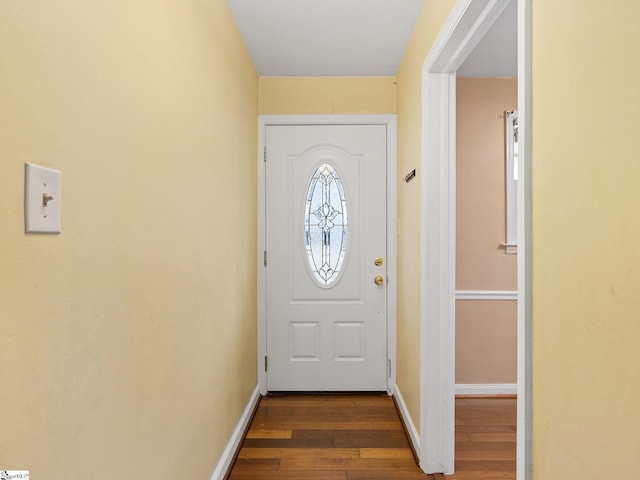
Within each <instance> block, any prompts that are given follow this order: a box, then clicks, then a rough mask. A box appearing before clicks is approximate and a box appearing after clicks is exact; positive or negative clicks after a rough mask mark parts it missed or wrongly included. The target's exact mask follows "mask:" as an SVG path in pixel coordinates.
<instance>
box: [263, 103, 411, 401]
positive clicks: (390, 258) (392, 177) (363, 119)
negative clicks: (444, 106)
mask: <svg viewBox="0 0 640 480" xmlns="http://www.w3.org/2000/svg"><path fill="white" fill-rule="evenodd" d="M258 125H259V131H258V145H259V150H258V151H259V155H258V384H259V386H260V393H261V394H262V395H265V394H266V393H267V372H266V371H265V360H264V359H265V356H266V354H267V293H266V272H265V266H264V263H263V255H264V252H265V227H266V224H265V208H266V197H265V195H266V191H265V162H264V158H265V154H264V152H265V141H266V139H265V131H266V127H267V126H272V125H385V126H386V127H387V290H386V291H387V355H388V359H389V360H390V361H391V364H390V365H391V368H390V372H389V377H388V378H387V391H388V392H389V393H392V387H393V385H395V382H396V302H397V300H396V299H397V291H396V289H397V286H396V285H397V275H396V270H397V260H396V259H397V248H398V247H397V242H398V240H397V238H398V237H397V230H398V229H397V218H398V214H397V211H398V206H397V205H398V203H397V181H396V180H397V163H398V160H397V121H396V115H395V114H393V115H391V114H390V115H260V117H259V124H258Z"/></svg>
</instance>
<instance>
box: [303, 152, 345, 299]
mask: <svg viewBox="0 0 640 480" xmlns="http://www.w3.org/2000/svg"><path fill="white" fill-rule="evenodd" d="M348 225H349V221H348V216H347V197H346V196H345V193H344V184H343V183H342V179H341V178H340V175H339V174H338V171H337V170H336V169H335V168H334V167H333V166H332V165H330V164H328V163H323V164H322V165H320V166H319V167H318V168H317V169H316V171H315V172H314V173H313V176H312V177H311V181H310V182H309V188H308V189H307V197H306V205H305V209H304V236H305V247H306V250H307V261H308V262H309V268H310V270H311V272H312V277H313V279H314V280H315V282H316V283H317V284H318V285H320V286H321V287H330V286H331V285H333V284H334V283H335V282H336V281H337V280H338V278H339V276H340V273H341V271H342V266H343V263H344V259H345V257H346V255H347V240H348V233H349V231H348Z"/></svg>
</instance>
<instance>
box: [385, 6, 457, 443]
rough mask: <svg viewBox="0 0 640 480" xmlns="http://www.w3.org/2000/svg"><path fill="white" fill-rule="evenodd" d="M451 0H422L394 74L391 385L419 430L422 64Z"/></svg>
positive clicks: (447, 12)
mask: <svg viewBox="0 0 640 480" xmlns="http://www.w3.org/2000/svg"><path fill="white" fill-rule="evenodd" d="M454 3H455V1H454V0H440V1H432V0H427V1H426V2H425V6H424V8H423V10H422V12H421V14H420V17H419V18H418V22H417V24H416V27H415V30H414V32H413V35H412V37H411V41H410V42H409V46H408V47H407V50H406V52H405V54H404V58H403V60H402V64H401V65H400V70H399V71H398V76H397V82H398V85H397V92H398V98H397V102H398V178H399V179H402V178H404V176H405V175H406V174H407V173H408V172H410V171H411V170H413V169H414V168H415V169H416V171H417V174H418V175H417V177H416V178H415V179H414V180H412V181H411V182H410V183H404V182H403V181H401V180H399V186H398V217H399V218H398V221H399V236H398V369H397V371H398V373H397V384H398V386H399V388H400V391H401V392H402V395H403V397H404V400H405V402H406V404H407V408H408V410H409V413H410V415H411V417H412V420H413V422H414V423H415V426H416V428H417V429H418V431H419V428H420V228H421V226H420V208H421V205H420V188H421V185H420V166H421V145H422V63H423V62H424V60H425V58H426V57H427V54H428V53H429V50H430V49H431V45H432V44H433V42H434V41H435V39H436V38H437V36H438V33H439V32H440V29H441V28H442V25H444V22H445V20H446V19H447V16H448V15H449V12H450V10H451V8H452V7H453V5H454Z"/></svg>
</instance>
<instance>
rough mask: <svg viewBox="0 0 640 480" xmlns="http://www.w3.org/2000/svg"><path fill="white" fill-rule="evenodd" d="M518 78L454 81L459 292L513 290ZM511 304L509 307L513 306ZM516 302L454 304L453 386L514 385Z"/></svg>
mask: <svg viewBox="0 0 640 480" xmlns="http://www.w3.org/2000/svg"><path fill="white" fill-rule="evenodd" d="M517 105H518V95H517V79H515V78H458V80H457V95H456V106H457V113H456V118H457V125H456V136H457V137H456V138H457V140H456V142H457V146H456V156H457V159H456V160H457V162H456V168H457V179H456V180H457V226H456V235H457V244H456V283H457V289H458V290H516V288H517V285H516V273H517V268H516V256H515V255H506V254H505V251H504V250H503V249H500V248H498V245H499V244H500V243H502V242H504V241H505V231H506V226H505V223H506V220H505V218H506V211H505V210H506V201H505V183H504V182H505V127H504V112H505V111H506V110H517ZM509 304H511V305H509ZM516 324H517V320H516V303H515V302H504V301H495V300H483V301H467V300H459V301H457V302H456V383H472V384H476V383H478V384H482V383H516V381H517V380H516V362H517V356H516V341H517V337H516Z"/></svg>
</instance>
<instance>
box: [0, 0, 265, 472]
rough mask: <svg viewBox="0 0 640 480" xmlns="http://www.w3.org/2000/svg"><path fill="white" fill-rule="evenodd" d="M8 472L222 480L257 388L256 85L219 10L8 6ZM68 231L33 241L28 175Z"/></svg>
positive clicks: (2, 285) (0, 306) (0, 358)
mask: <svg viewBox="0 0 640 480" xmlns="http://www.w3.org/2000/svg"><path fill="white" fill-rule="evenodd" d="M0 70H1V74H0V159H1V160H0V161H1V162H2V175H0V199H1V201H0V220H1V221H2V241H1V242H0V243H1V245H2V248H1V249H0V265H2V274H1V275H0V319H1V321H0V338H2V348H0V385H1V386H2V387H1V389H2V395H1V396H0V425H1V428H0V430H1V432H2V433H1V435H0V466H1V467H2V468H10V469H11V468H16V469H29V470H30V472H31V476H32V478H48V479H60V480H62V479H69V478H77V479H80V478H82V479H111V478H119V477H122V476H123V472H124V475H125V476H126V475H130V474H131V475H133V476H136V477H140V478H148V479H151V478H157V479H170V478H190V479H205V478H209V475H210V474H211V471H212V469H213V467H214V465H215V463H216V461H217V460H218V458H219V456H220V454H221V453H222V449H223V447H224V445H225V443H226V441H227V439H228V438H229V435H230V434H231V431H232V429H233V426H234V424H235V422H236V421H237V420H238V418H239V416H240V414H241V411H242V409H243V407H244V406H245V405H246V403H247V400H248V399H249V396H250V393H251V392H252V391H253V388H254V387H255V385H256V363H257V362H256V253H255V251H256V248H255V241H256V240H255V239H256V220H255V219H256V203H257V199H256V182H257V174H256V151H257V146H256V130H257V107H258V98H257V92H258V78H257V75H256V72H255V71H254V68H253V66H252V63H251V61H250V58H249V55H248V53H247V52H246V50H245V48H244V46H243V43H242V42H241V39H240V36H239V34H238V32H237V30H236V28H235V26H234V24H233V22H232V19H231V15H230V13H229V10H228V7H227V4H226V2H224V1H223V0H210V1H200V0H185V1H181V2H175V1H172V0H156V1H154V2H131V1H129V0H113V1H109V2H98V1H95V0H89V1H87V0H59V1H56V2H41V1H34V0H21V1H19V2H15V1H9V0H7V1H4V0H0ZM24 162H33V163H37V164H42V165H45V166H49V167H53V168H57V169H60V170H62V175H63V176H62V185H63V200H62V202H63V209H62V216H63V231H62V234H60V235H25V234H24V233H23V231H24V227H23V169H24Z"/></svg>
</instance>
